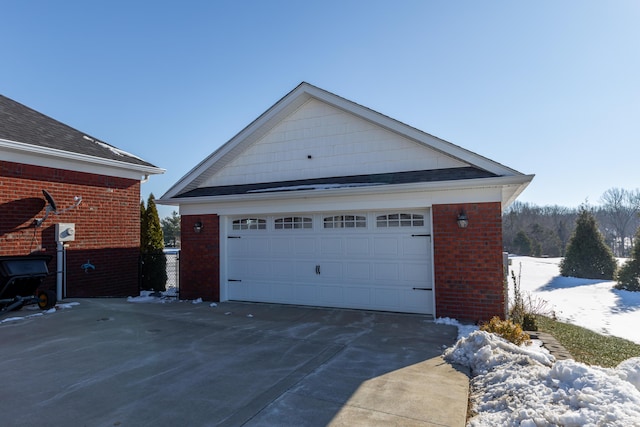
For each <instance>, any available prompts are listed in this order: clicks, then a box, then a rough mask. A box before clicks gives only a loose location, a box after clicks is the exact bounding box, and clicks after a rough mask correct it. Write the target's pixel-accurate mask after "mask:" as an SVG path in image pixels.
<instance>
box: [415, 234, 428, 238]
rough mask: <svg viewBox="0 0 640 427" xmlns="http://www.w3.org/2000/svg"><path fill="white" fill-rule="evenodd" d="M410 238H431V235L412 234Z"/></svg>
mask: <svg viewBox="0 0 640 427" xmlns="http://www.w3.org/2000/svg"><path fill="white" fill-rule="evenodd" d="M411 237H431V234H412V235H411Z"/></svg>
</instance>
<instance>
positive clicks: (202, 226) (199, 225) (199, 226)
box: [193, 221, 204, 233]
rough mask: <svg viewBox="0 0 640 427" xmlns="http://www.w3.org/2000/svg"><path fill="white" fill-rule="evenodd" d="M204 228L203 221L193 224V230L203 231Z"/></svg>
mask: <svg viewBox="0 0 640 427" xmlns="http://www.w3.org/2000/svg"><path fill="white" fill-rule="evenodd" d="M203 228H204V225H202V221H198V222H196V223H195V224H193V231H195V232H196V233H199V232H201V231H202V229H203Z"/></svg>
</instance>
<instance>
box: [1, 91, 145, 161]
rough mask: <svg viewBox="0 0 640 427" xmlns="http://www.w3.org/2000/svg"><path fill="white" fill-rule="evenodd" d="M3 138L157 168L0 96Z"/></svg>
mask: <svg viewBox="0 0 640 427" xmlns="http://www.w3.org/2000/svg"><path fill="white" fill-rule="evenodd" d="M0 139H5V140H8V141H13V142H20V143H23V144H29V145H34V146H38V147H43V148H51V149H56V150H62V151H67V152H71V153H77V154H84V155H87V156H93V157H97V158H101V159H107V160H114V161H120V162H125V163H131V164H134V165H141V166H148V167H154V168H155V167H156V166H154V165H152V164H151V163H148V162H146V161H144V160H142V159H140V158H138V157H136V156H134V155H131V154H129V153H126V152H123V151H122V150H119V149H118V148H116V147H114V146H112V145H110V144H107V143H106V142H102V141H99V140H97V139H96V138H93V137H90V136H88V135H87V134H86V133H84V132H80V131H79V130H76V129H74V128H72V127H70V126H67V125H65V124H64V123H61V122H59V121H57V120H55V119H52V118H51V117H48V116H45V115H44V114H42V113H39V112H37V111H35V110H33V109H31V108H29V107H27V106H25V105H22V104H20V103H19V102H16V101H14V100H12V99H9V98H7V97H5V96H3V95H0Z"/></svg>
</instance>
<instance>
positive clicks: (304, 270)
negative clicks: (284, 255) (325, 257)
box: [289, 260, 317, 280]
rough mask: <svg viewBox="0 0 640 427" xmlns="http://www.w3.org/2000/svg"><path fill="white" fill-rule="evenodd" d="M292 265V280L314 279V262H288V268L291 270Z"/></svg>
mask: <svg viewBox="0 0 640 427" xmlns="http://www.w3.org/2000/svg"><path fill="white" fill-rule="evenodd" d="M292 264H293V272H294V278H295V279H296V280H311V279H314V278H315V276H317V274H316V265H317V264H316V263H315V262H314V261H306V260H296V261H289V268H290V269H291V267H292Z"/></svg>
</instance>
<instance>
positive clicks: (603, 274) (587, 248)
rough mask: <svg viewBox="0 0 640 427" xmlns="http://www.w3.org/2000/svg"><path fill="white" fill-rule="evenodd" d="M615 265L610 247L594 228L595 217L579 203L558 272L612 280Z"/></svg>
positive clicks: (566, 274)
mask: <svg viewBox="0 0 640 427" xmlns="http://www.w3.org/2000/svg"><path fill="white" fill-rule="evenodd" d="M617 266H618V264H617V262H616V259H615V258H614V256H613V252H611V248H609V247H608V246H607V244H606V243H605V242H604V238H603V237H602V234H600V231H598V227H597V225H596V220H595V218H594V217H593V215H592V213H591V212H590V211H589V210H588V209H587V208H586V207H584V206H582V207H581V208H580V212H579V213H578V219H577V220H576V228H575V231H574V232H573V235H572V236H571V239H570V240H569V244H568V246H567V252H566V254H565V257H564V259H563V260H562V262H561V263H560V274H562V275H563V276H570V277H581V278H585V279H604V280H613V276H614V274H615V272H616V268H617Z"/></svg>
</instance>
